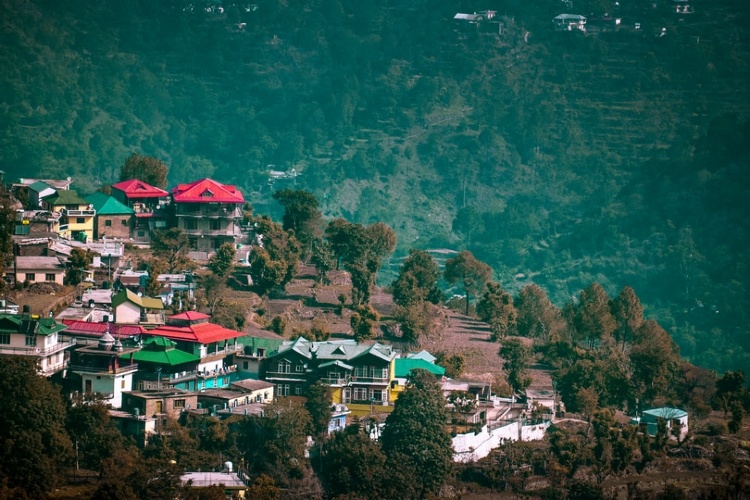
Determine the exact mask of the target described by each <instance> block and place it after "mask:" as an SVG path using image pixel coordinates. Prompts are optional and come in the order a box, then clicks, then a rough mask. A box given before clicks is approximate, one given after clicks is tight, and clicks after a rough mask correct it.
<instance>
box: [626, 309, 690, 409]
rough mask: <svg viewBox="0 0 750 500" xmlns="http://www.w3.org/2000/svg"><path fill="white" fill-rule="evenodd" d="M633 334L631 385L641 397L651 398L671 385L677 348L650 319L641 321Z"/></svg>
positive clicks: (664, 332) (647, 399)
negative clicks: (634, 338) (634, 341)
mask: <svg viewBox="0 0 750 500" xmlns="http://www.w3.org/2000/svg"><path fill="white" fill-rule="evenodd" d="M636 338H637V339H638V341H637V343H636V344H635V345H634V346H633V348H632V350H631V352H630V364H631V369H632V372H633V378H632V382H633V386H634V388H635V390H636V391H637V393H638V394H639V395H640V396H641V398H642V399H643V400H644V401H652V400H653V399H654V398H656V397H657V396H661V395H665V394H666V392H667V390H668V389H669V388H670V387H671V381H672V375H673V373H674V372H675V371H676V368H677V360H678V359H679V351H678V348H677V345H676V344H675V343H674V341H673V340H672V337H670V336H669V334H668V333H667V332H666V331H665V330H664V329H663V328H662V327H661V326H659V324H658V323H657V322H656V321H653V320H647V321H644V322H643V325H641V327H640V328H639V329H638V332H637V334H636Z"/></svg>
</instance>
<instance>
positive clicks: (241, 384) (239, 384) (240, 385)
mask: <svg viewBox="0 0 750 500" xmlns="http://www.w3.org/2000/svg"><path fill="white" fill-rule="evenodd" d="M231 387H234V388H236V389H238V390H241V391H251V392H252V391H262V390H264V389H271V388H272V387H273V384H272V383H270V382H266V381H265V380H254V379H251V378H248V379H245V380H237V381H235V382H232V383H231Z"/></svg>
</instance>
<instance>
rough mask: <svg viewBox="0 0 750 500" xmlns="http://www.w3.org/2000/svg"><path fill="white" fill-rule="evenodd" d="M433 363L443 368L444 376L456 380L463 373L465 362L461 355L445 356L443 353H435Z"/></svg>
mask: <svg viewBox="0 0 750 500" xmlns="http://www.w3.org/2000/svg"><path fill="white" fill-rule="evenodd" d="M435 358H436V359H435V363H437V364H438V365H440V366H442V367H443V368H445V375H446V377H449V378H458V377H460V376H461V374H462V373H463V372H464V368H465V367H466V360H465V359H464V357H463V356H462V355H461V354H450V355H449V354H447V353H445V352H443V351H440V352H437V353H435Z"/></svg>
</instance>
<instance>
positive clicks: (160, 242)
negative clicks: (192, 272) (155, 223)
mask: <svg viewBox="0 0 750 500" xmlns="http://www.w3.org/2000/svg"><path fill="white" fill-rule="evenodd" d="M189 251H190V246H189V244H188V238H187V236H186V235H185V233H184V232H183V231H182V229H180V228H178V227H172V228H168V229H157V230H156V231H154V233H153V234H152V236H151V252H152V253H153V254H154V257H157V258H159V259H162V260H163V261H164V262H166V263H167V269H168V271H169V272H170V273H174V272H176V271H185V270H187V269H192V268H193V267H195V263H194V262H193V261H192V260H191V259H190V257H188V252H189Z"/></svg>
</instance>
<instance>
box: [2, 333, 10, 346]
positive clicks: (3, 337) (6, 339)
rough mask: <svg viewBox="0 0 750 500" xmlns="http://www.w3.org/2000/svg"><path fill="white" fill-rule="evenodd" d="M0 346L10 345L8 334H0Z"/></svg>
mask: <svg viewBox="0 0 750 500" xmlns="http://www.w3.org/2000/svg"><path fill="white" fill-rule="evenodd" d="M0 344H5V345H8V344H10V333H0Z"/></svg>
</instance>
